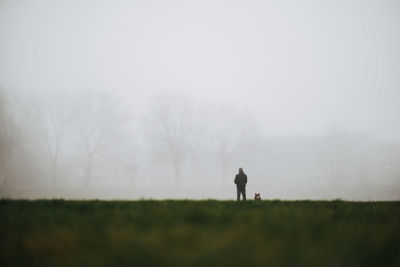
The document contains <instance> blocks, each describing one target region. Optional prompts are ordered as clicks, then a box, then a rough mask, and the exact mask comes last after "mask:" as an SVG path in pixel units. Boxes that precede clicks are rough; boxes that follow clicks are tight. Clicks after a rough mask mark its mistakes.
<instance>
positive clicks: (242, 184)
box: [235, 168, 247, 201]
mask: <svg viewBox="0 0 400 267" xmlns="http://www.w3.org/2000/svg"><path fill="white" fill-rule="evenodd" d="M235 184H236V189H237V201H239V200H240V194H242V196H243V200H246V184H247V175H246V174H245V173H244V172H243V169H242V168H240V169H239V173H238V174H236V177H235Z"/></svg>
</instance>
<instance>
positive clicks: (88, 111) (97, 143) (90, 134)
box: [74, 91, 122, 187]
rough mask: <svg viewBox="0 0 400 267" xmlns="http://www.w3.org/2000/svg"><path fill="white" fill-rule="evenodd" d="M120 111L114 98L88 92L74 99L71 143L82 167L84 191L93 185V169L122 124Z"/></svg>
mask: <svg viewBox="0 0 400 267" xmlns="http://www.w3.org/2000/svg"><path fill="white" fill-rule="evenodd" d="M119 108H120V105H119V103H118V102H117V100H116V98H114V97H113V96H112V95H110V94H107V93H105V92H94V91H89V92H86V93H80V94H78V96H77V99H76V105H75V112H76V121H75V127H74V128H75V129H74V132H75V138H74V140H75V141H76V144H75V146H76V148H77V151H78V155H77V157H78V159H79V161H80V162H81V164H82V166H83V171H84V186H85V187H90V186H91V185H92V176H93V167H94V165H95V164H96V162H97V161H98V160H99V159H100V158H101V157H102V156H104V153H105V152H106V150H107V148H108V147H109V146H110V145H112V143H113V138H114V137H115V133H116V132H117V129H118V128H119V127H120V126H121V124H122V120H121V116H120V115H121V114H120V109H119Z"/></svg>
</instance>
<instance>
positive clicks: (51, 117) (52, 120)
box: [26, 92, 72, 187]
mask: <svg viewBox="0 0 400 267" xmlns="http://www.w3.org/2000/svg"><path fill="white" fill-rule="evenodd" d="M30 101H31V102H33V103H26V104H27V105H29V106H31V108H30V109H28V111H27V112H28V113H29V114H27V116H28V117H29V120H30V124H32V125H33V127H34V129H35V130H36V131H37V132H38V134H39V138H40V139H41V140H42V142H43V144H44V147H45V151H46V154H47V157H48V159H49V165H50V177H51V185H52V186H53V187H56V186H57V183H58V174H59V165H60V158H61V155H62V150H63V145H64V143H65V140H66V130H67V129H66V128H67V127H68V123H70V121H71V119H72V109H71V99H70V95H69V94H68V93H66V92H46V93H43V94H40V95H38V94H37V95H35V97H32V98H31V99H30Z"/></svg>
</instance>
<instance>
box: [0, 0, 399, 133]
mask: <svg viewBox="0 0 400 267" xmlns="http://www.w3.org/2000/svg"><path fill="white" fill-rule="evenodd" d="M0 86H2V87H3V88H6V89H9V90H10V89H11V90H12V89H13V88H22V89H28V90H41V89H46V90H48V89H50V90H59V89H71V90H76V89H82V88H100V89H106V90H113V91H115V92H116V93H117V94H119V95H122V96H124V97H125V99H128V100H129V99H131V101H132V103H142V102H143V101H147V99H148V98H149V97H150V96H151V95H152V94H153V93H154V92H158V91H162V90H178V91H179V90H182V91H186V92H187V93H188V94H191V95H193V96H194V97H201V98H203V99H209V100H210V102H211V101H214V100H221V99H222V100H224V101H230V102H234V103H236V104H237V105H242V106H246V107H247V108H249V109H250V110H252V111H253V114H254V115H255V116H256V117H257V119H258V120H259V121H260V123H261V124H262V126H263V128H264V129H265V132H266V133H267V134H271V135H281V134H284V135H286V134H306V135H307V134H319V133H321V132H322V131H323V130H324V127H326V125H327V124H329V123H331V122H336V123H339V124H340V125H342V126H343V127H344V128H345V129H347V130H349V131H371V132H374V133H375V134H376V135H377V136H379V137H382V138H385V139H395V140H400V116H399V114H400V105H399V102H400V2H399V1H389V0H384V1H378V0H376V1H354V0H350V1H347V0H346V1H49V0H41V1H39V0H36V1H33V0H32V1H28V0H8V1H7V0H0Z"/></svg>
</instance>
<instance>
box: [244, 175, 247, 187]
mask: <svg viewBox="0 0 400 267" xmlns="http://www.w3.org/2000/svg"><path fill="white" fill-rule="evenodd" d="M244 184H245V185H246V184H247V175H245V176H244Z"/></svg>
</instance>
